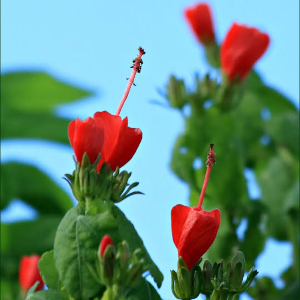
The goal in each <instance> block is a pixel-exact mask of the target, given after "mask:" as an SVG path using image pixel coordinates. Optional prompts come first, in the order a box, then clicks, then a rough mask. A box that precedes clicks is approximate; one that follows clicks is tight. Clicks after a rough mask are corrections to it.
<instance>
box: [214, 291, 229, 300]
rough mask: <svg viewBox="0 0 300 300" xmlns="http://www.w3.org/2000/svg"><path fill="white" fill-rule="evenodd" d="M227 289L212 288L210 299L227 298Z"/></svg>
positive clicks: (222, 299) (225, 299)
mask: <svg viewBox="0 0 300 300" xmlns="http://www.w3.org/2000/svg"><path fill="white" fill-rule="evenodd" d="M227 297H228V291H227V290H216V289H215V290H214V291H213V293H212V295H211V297H210V300H227Z"/></svg>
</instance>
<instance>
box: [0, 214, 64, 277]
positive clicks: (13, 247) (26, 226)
mask: <svg viewBox="0 0 300 300" xmlns="http://www.w3.org/2000/svg"><path fill="white" fill-rule="evenodd" d="M59 222H60V217H58V216H43V217H42V218H39V219H37V220H34V221H23V222H15V223H11V224H4V223H1V276H2V278H7V279H15V280H17V278H18V269H19V263H20V259H21V257H22V256H23V255H31V254H37V255H42V254H43V253H44V252H45V251H48V250H49V249H51V248H53V240H54V236H55V232H56V229H57V226H58V224H59ZM2 245H3V247H2Z"/></svg>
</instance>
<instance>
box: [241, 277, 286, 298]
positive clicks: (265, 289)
mask: <svg viewBox="0 0 300 300" xmlns="http://www.w3.org/2000/svg"><path fill="white" fill-rule="evenodd" d="M254 282H255V285H254V286H250V287H249V288H248V290H247V293H248V294H249V295H250V296H251V297H253V299H255V300H274V299H276V298H277V297H278V296H279V295H280V293H281V291H280V290H279V289H278V288H277V287H276V286H275V285H274V283H273V280H272V279H271V278H269V277H266V276H264V277H261V278H255V279H254Z"/></svg>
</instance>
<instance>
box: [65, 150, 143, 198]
mask: <svg viewBox="0 0 300 300" xmlns="http://www.w3.org/2000/svg"><path fill="white" fill-rule="evenodd" d="M100 158H101V154H99V156H98V157H97V159H96V161H95V162H94V163H93V164H91V163H90V160H89V157H88V155H87V154H86V153H84V155H83V157H82V162H81V163H79V162H77V161H76V160H75V164H76V169H75V171H74V172H73V174H72V175H70V174H65V176H66V178H65V179H66V180H67V181H68V183H69V184H70V186H71V189H72V192H73V194H74V196H75V198H76V199H77V200H78V201H79V202H80V201H85V200H86V199H91V200H92V199H100V200H107V201H108V200H110V201H112V202H115V203H117V202H120V201H122V200H124V199H125V198H127V197H129V196H131V195H134V194H141V193H140V192H131V193H129V192H130V191H131V190H132V189H133V188H134V187H136V186H137V185H138V184H139V183H138V182H134V183H133V184H131V185H129V184H128V179H129V178H130V176H131V173H128V172H127V171H122V172H121V173H120V172H119V168H118V167H117V168H116V171H115V172H113V171H112V170H111V168H110V167H109V166H107V165H106V163H104V164H103V165H102V167H101V169H100V171H99V172H97V165H98V163H99V161H100Z"/></svg>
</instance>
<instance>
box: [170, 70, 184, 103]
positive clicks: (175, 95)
mask: <svg viewBox="0 0 300 300" xmlns="http://www.w3.org/2000/svg"><path fill="white" fill-rule="evenodd" d="M166 96H167V98H168V100H169V101H170V104H171V106H172V107H175V108H180V109H181V108H182V107H183V106H184V105H185V104H186V103H187V101H186V97H187V94H186V88H185V85H184V81H183V80H178V79H176V78H175V77H174V76H173V75H172V76H171V77H170V81H169V84H168V85H167V95H166Z"/></svg>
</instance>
